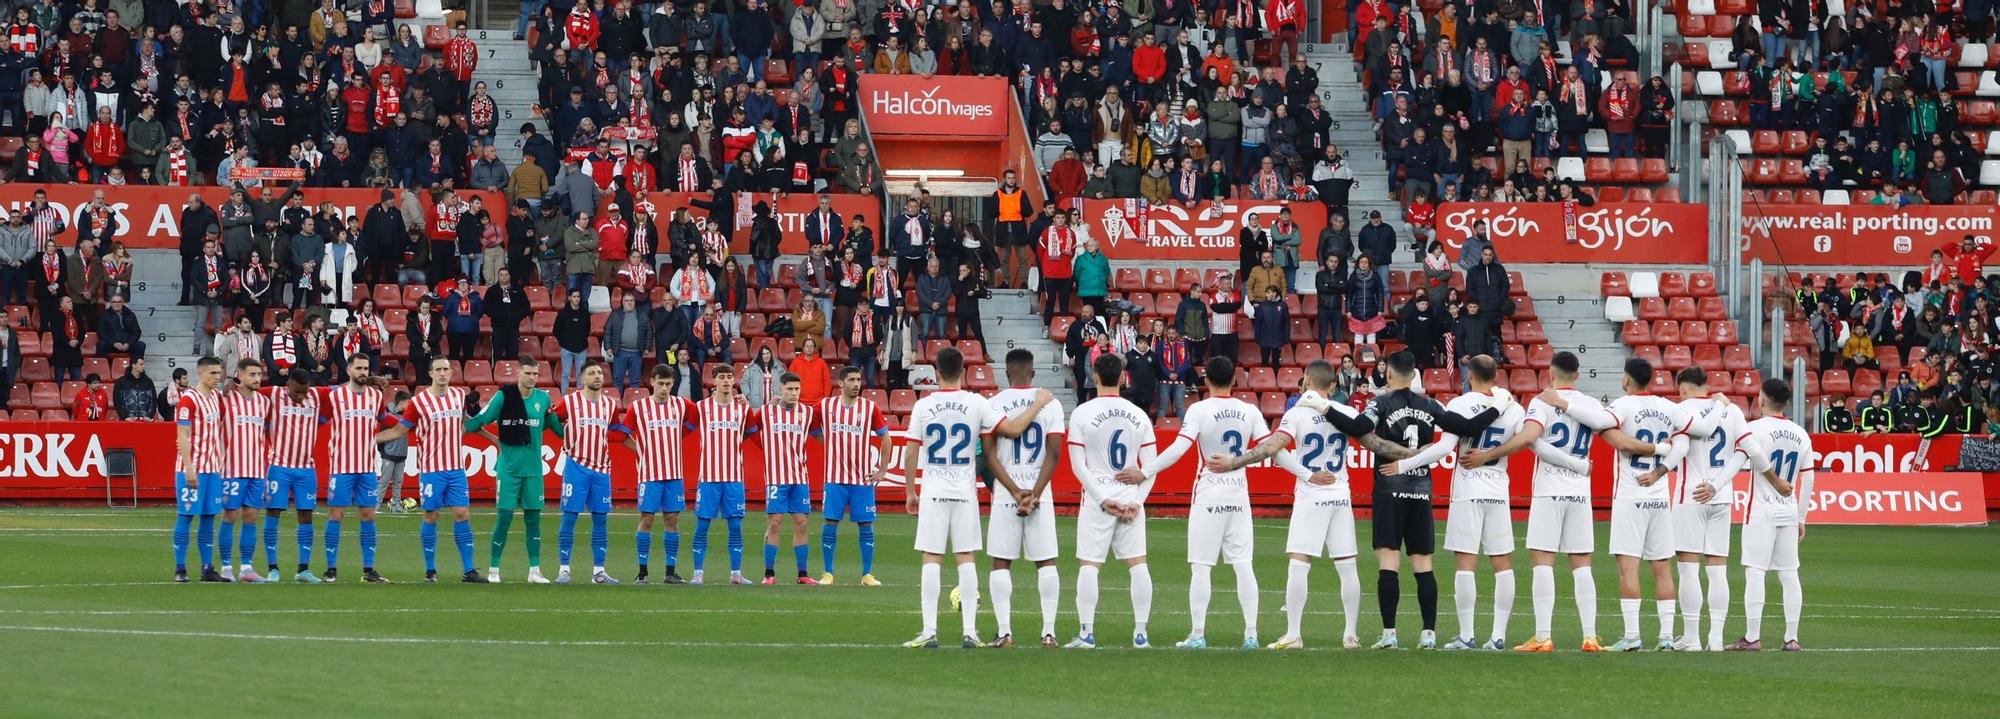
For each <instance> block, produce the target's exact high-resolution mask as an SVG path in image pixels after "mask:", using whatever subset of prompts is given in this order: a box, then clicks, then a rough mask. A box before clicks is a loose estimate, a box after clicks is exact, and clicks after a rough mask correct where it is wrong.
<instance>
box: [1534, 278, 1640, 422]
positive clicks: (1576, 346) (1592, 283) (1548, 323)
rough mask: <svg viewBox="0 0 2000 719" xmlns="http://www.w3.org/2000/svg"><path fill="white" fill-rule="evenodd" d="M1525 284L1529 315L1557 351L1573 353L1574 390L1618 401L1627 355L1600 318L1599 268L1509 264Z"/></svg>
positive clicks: (1615, 330)
mask: <svg viewBox="0 0 2000 719" xmlns="http://www.w3.org/2000/svg"><path fill="white" fill-rule="evenodd" d="M1508 269H1511V270H1516V271H1519V272H1520V273H1521V274H1522V276H1524V277H1526V278H1529V280H1528V296H1529V297H1531V298H1533V299H1534V301H1535V314H1536V316H1538V317H1540V318H1541V322H1542V330H1543V331H1544V332H1546V333H1547V334H1548V336H1549V344H1550V346H1552V347H1554V348H1555V350H1556V351H1557V352H1564V351H1568V352H1574V353H1576V358H1577V362H1578V364H1579V365H1580V370H1579V371H1578V372H1577V379H1576V387H1577V389H1579V390H1582V391H1583V392H1584V393H1586V394H1589V395H1590V396H1593V397H1597V398H1599V399H1605V400H1609V399H1613V398H1617V397H1620V396H1623V395H1624V394H1625V393H1624V390H1623V388H1622V379H1621V378H1622V377H1623V372H1624V367H1625V360H1626V359H1627V358H1629V357H1631V356H1632V350H1631V348H1629V347H1626V346H1625V343H1624V342H1622V341H1620V340H1619V339H1618V326H1617V325H1616V324H1613V323H1611V322H1608V321H1606V320H1605V319H1604V300H1603V298H1602V297H1600V296H1599V294H1598V293H1599V287H1598V274H1599V270H1600V269H1602V268H1596V267H1592V268H1582V267H1578V266H1576V265H1509V266H1508Z"/></svg>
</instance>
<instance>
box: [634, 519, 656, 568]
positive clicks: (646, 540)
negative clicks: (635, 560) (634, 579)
mask: <svg viewBox="0 0 2000 719" xmlns="http://www.w3.org/2000/svg"><path fill="white" fill-rule="evenodd" d="M632 544H633V546H636V547H638V548H639V571H642V572H643V571H646V568H647V567H649V566H651V565H652V564H653V533H652V532H651V531H649V530H645V529H641V530H639V531H637V532H634V533H633V534H632Z"/></svg>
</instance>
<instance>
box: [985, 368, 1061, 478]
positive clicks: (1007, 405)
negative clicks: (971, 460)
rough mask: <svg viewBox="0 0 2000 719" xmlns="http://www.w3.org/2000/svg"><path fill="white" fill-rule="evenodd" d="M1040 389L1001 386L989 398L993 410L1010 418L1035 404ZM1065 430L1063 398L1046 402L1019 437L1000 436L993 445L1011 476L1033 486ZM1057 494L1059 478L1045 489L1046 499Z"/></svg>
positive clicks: (1001, 415) (1002, 416) (1002, 419)
mask: <svg viewBox="0 0 2000 719" xmlns="http://www.w3.org/2000/svg"><path fill="white" fill-rule="evenodd" d="M1035 393H1036V390H1035V388H1033V387H1013V388H1008V389H1003V390H1000V393H999V394H996V395H993V398H992V399H990V400H987V402H988V403H990V404H992V405H993V410H994V411H995V412H998V413H999V414H1000V420H999V421H1002V422H1004V421H1006V420H1008V419H1010V418H1012V417H1013V416H1014V415H1016V414H1019V413H1021V412H1025V411H1027V410H1028V408H1029V407H1032V406H1034V404H1035ZM1063 434H1064V430H1063V408H1062V403H1061V402H1050V403H1048V404H1045V405H1042V410H1041V411H1040V412H1038V413H1036V414H1035V420H1034V421H1033V422H1031V423H1029V425H1028V428H1027V429H1024V430H1021V436H1019V437H1000V438H998V440H997V441H996V442H994V446H993V449H994V451H996V452H999V453H1000V463H1001V464H1002V465H1004V466H1006V468H1007V476H1008V477H1009V478H1010V479H1013V480H1014V484H1016V485H1018V486H1019V487H1020V488H1022V489H1033V488H1034V486H1035V480H1037V479H1039V478H1041V476H1042V460H1043V459H1044V458H1046V457H1048V449H1049V443H1050V442H1058V441H1061V439H1060V438H1061V437H1062V436H1063ZM1054 497H1055V482H1050V483H1049V487H1048V488H1047V489H1045V490H1043V491H1042V497H1041V500H1042V502H1043V503H1047V502H1050V501H1052V500H1053V499H1054Z"/></svg>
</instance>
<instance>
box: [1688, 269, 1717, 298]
mask: <svg viewBox="0 0 2000 719" xmlns="http://www.w3.org/2000/svg"><path fill="white" fill-rule="evenodd" d="M1688 294H1690V295H1693V296H1695V297H1714V296H1715V273H1713V272H1696V273H1693V274H1690V275H1688Z"/></svg>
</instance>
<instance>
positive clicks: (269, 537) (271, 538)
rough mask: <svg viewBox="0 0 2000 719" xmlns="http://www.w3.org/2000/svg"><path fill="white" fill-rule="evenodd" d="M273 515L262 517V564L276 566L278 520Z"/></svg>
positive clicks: (277, 517) (276, 516)
mask: <svg viewBox="0 0 2000 719" xmlns="http://www.w3.org/2000/svg"><path fill="white" fill-rule="evenodd" d="M279 519H280V517H279V516H278V515H275V514H266V515H264V564H266V565H269V566H272V567H276V566H278V520H279Z"/></svg>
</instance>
